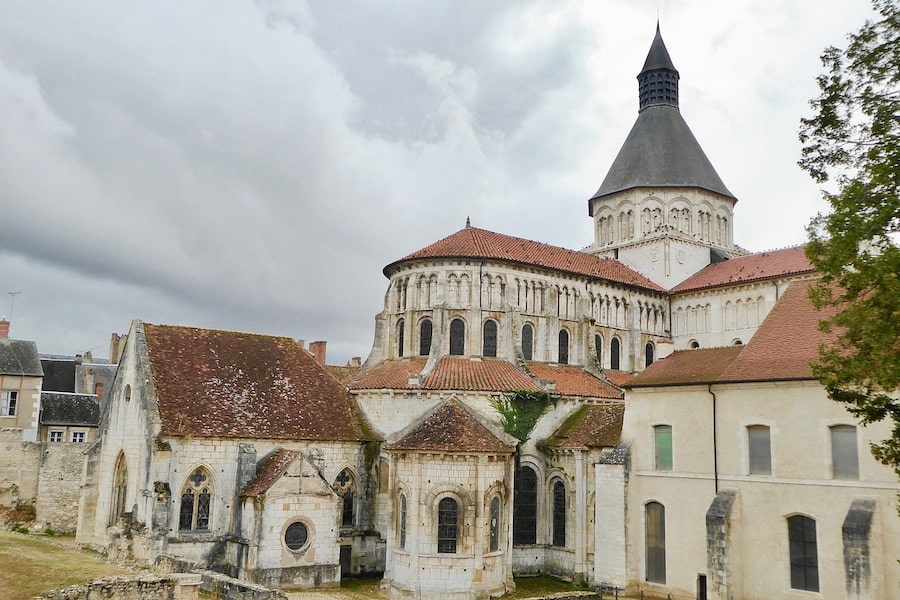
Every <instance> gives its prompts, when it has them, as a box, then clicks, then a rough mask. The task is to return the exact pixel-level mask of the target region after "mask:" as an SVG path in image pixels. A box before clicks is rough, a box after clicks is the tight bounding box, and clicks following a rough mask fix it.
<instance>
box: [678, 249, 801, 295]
mask: <svg viewBox="0 0 900 600" xmlns="http://www.w3.org/2000/svg"><path fill="white" fill-rule="evenodd" d="M805 248H806V247H805V246H795V247H793V248H785V249H783V250H772V251H769V252H760V253H758V254H749V255H747V256H739V257H737V258H732V259H729V260H726V261H724V262H720V263H713V264H711V265H709V266H707V267H706V268H705V269H703V270H702V271H700V272H698V273H697V274H695V275H693V276H691V277H688V278H687V279H686V280H684V281H682V282H681V283H679V284H678V285H676V286H675V287H674V288H672V290H671V291H672V292H673V293H680V292H692V291H695V290H701V289H706V288H713V287H721V286H725V285H734V284H737V283H746V282H750V281H758V280H761V279H773V278H776V277H785V276H787V275H798V274H800V273H812V272H814V269H813V266H812V265H811V264H810V263H809V261H808V260H806V255H805V254H804V250H805Z"/></svg>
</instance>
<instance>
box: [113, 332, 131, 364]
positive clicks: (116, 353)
mask: <svg viewBox="0 0 900 600" xmlns="http://www.w3.org/2000/svg"><path fill="white" fill-rule="evenodd" d="M126 341H128V336H127V335H119V334H118V333H113V334H112V335H111V336H110V338H109V362H111V363H114V364H119V362H120V361H121V360H122V353H123V352H125V342H126Z"/></svg>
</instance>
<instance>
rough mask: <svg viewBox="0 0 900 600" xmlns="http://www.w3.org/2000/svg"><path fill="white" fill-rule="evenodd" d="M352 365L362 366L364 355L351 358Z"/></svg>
mask: <svg viewBox="0 0 900 600" xmlns="http://www.w3.org/2000/svg"><path fill="white" fill-rule="evenodd" d="M350 366H351V367H360V366H362V357H361V356H354V357H353V358H351V359H350Z"/></svg>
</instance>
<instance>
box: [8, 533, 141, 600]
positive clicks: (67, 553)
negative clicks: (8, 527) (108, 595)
mask: <svg viewBox="0 0 900 600" xmlns="http://www.w3.org/2000/svg"><path fill="white" fill-rule="evenodd" d="M0 564H2V565H3V568H2V569H0V590H3V592H2V596H3V598H4V600H27V599H28V598H31V597H32V596H35V595H37V594H40V593H42V592H46V591H49V590H54V589H56V588H61V587H66V586H70V585H75V584H79V583H85V582H88V581H91V580H93V579H99V578H101V577H112V576H115V575H129V574H131V573H130V571H128V570H127V569H124V568H122V567H118V566H116V565H113V564H110V563H107V562H105V561H104V560H102V559H100V558H98V557H95V556H92V555H91V554H89V553H87V552H80V551H77V550H68V549H66V548H60V547H59V546H56V545H54V544H51V543H49V542H48V541H47V539H42V538H40V537H36V536H29V535H23V534H21V533H13V532H11V531H0Z"/></svg>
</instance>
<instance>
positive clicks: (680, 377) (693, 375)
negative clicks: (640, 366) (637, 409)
mask: <svg viewBox="0 0 900 600" xmlns="http://www.w3.org/2000/svg"><path fill="white" fill-rule="evenodd" d="M743 349H744V346H726V347H723V348H696V349H692V350H677V351H675V352H673V353H672V354H671V355H669V356H668V357H666V358H663V359H660V360H657V361H655V362H654V363H653V364H652V365H650V366H649V367H647V368H646V369H644V370H643V371H641V372H640V373H638V374H637V375H635V376H634V378H633V379H632V380H631V381H629V382H628V383H626V384H625V387H626V388H630V387H653V386H665V385H690V384H702V383H713V382H715V381H716V380H717V379H718V378H719V376H720V375H721V374H722V373H723V372H724V371H725V369H726V368H727V367H728V365H730V364H731V363H732V361H734V359H735V358H737V355H738V354H740V352H741V350H743Z"/></svg>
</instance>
